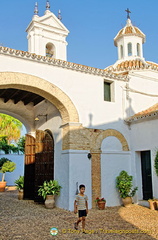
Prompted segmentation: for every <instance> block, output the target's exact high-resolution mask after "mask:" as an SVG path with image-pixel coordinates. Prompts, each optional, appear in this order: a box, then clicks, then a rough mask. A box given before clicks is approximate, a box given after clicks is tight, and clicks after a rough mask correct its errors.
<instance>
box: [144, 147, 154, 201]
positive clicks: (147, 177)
mask: <svg viewBox="0 0 158 240" xmlns="http://www.w3.org/2000/svg"><path fill="white" fill-rule="evenodd" d="M141 168H142V188H143V200H148V199H149V198H153V191H152V178H151V157H150V151H142V152H141Z"/></svg>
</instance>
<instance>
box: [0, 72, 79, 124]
mask: <svg viewBox="0 0 158 240" xmlns="http://www.w3.org/2000/svg"><path fill="white" fill-rule="evenodd" d="M0 88H1V89H2V88H15V89H16V88H18V89H20V90H26V91H31V92H33V93H36V94H38V95H40V96H42V97H44V98H46V99H47V100H48V101H50V102H51V103H52V104H53V105H55V106H56V108H57V109H58V110H59V112H60V114H61V117H62V121H63V124H64V123H68V122H79V116H78V112H77V110H76V108H75V106H74V104H73V103H72V101H71V99H70V98H69V97H68V96H67V95H66V94H65V93H64V92H63V91H62V90H61V89H60V88H58V87H57V86H55V85H54V84H52V83H50V82H48V81H46V80H44V79H42V78H39V77H36V76H33V75H28V74H24V73H17V72H1V73H0Z"/></svg>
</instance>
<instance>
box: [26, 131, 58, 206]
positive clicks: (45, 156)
mask: <svg viewBox="0 0 158 240" xmlns="http://www.w3.org/2000/svg"><path fill="white" fill-rule="evenodd" d="M49 180H54V139H53V136H52V134H51V133H50V131H49V130H46V131H42V130H37V131H36V138H34V137H32V136H30V135H26V142H25V173H24V199H32V200H34V201H35V202H43V199H42V197H40V196H38V189H39V186H41V185H43V182H44V181H49Z"/></svg>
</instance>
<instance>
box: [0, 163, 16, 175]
mask: <svg viewBox="0 0 158 240" xmlns="http://www.w3.org/2000/svg"><path fill="white" fill-rule="evenodd" d="M15 168H16V164H15V163H14V162H12V161H7V162H5V163H4V164H3V165H2V167H1V170H0V172H1V173H6V172H13V171H14V170H15Z"/></svg>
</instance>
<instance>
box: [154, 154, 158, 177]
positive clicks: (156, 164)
mask: <svg viewBox="0 0 158 240" xmlns="http://www.w3.org/2000/svg"><path fill="white" fill-rule="evenodd" d="M154 167H155V172H156V175H157V176H158V151H157V153H156V156H155V160H154Z"/></svg>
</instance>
